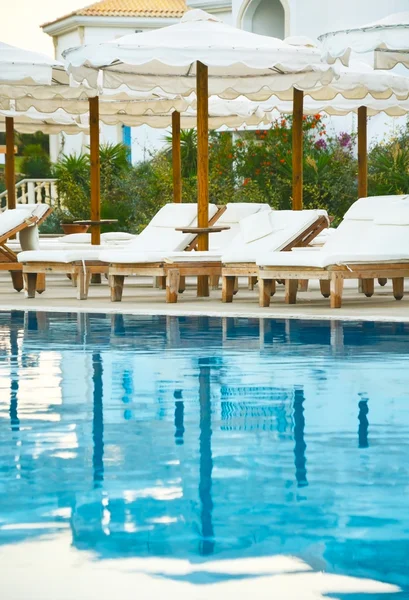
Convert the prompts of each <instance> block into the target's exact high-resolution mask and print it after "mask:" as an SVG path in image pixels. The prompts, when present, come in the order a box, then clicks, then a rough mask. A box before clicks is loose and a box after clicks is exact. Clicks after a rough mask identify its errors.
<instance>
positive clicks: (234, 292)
mask: <svg viewBox="0 0 409 600" xmlns="http://www.w3.org/2000/svg"><path fill="white" fill-rule="evenodd" d="M238 291H239V278H238V277H235V278H234V288H233V294H234V295H236V294H237V292H238Z"/></svg>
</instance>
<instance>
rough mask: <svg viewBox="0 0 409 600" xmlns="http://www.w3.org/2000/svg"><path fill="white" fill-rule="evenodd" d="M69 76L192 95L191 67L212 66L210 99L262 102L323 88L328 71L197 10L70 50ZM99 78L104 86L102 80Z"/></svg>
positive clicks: (297, 50)
mask: <svg viewBox="0 0 409 600" xmlns="http://www.w3.org/2000/svg"><path fill="white" fill-rule="evenodd" d="M64 57H65V59H66V64H67V68H68V71H69V72H70V73H71V74H72V75H73V77H74V79H75V80H76V81H77V82H79V83H81V82H83V81H84V80H85V81H87V83H88V84H89V85H90V86H91V87H94V88H96V87H98V85H102V86H103V87H104V88H111V89H116V88H118V86H120V85H121V84H126V85H127V86H129V87H130V88H131V89H134V90H137V91H150V90H152V89H153V88H155V87H160V88H161V89H162V90H164V91H165V92H168V93H174V94H181V95H189V94H190V93H192V92H193V91H194V90H195V88H196V72H195V69H196V62H197V61H201V62H202V63H204V64H206V65H207V66H208V67H209V94H216V95H219V96H222V97H224V98H228V99H229V98H236V97H237V96H239V95H241V94H243V95H245V96H247V97H248V98H252V99H258V100H260V99H266V98H268V97H269V96H271V94H272V93H276V94H280V93H281V92H283V91H285V92H287V91H288V90H290V89H292V88H293V87H294V86H295V87H297V88H299V89H303V90H306V89H310V88H312V87H315V86H316V85H318V84H320V83H324V84H328V83H329V82H330V81H331V80H332V78H333V71H332V70H331V69H330V68H329V66H328V65H327V64H325V63H323V62H321V60H320V51H319V50H318V49H316V48H309V47H308V48H307V47H305V46H302V47H297V46H292V45H290V44H287V43H285V42H284V41H282V40H279V39H276V38H272V37H269V36H262V35H256V34H254V33H249V32H247V31H242V30H240V29H236V28H234V27H231V26H230V25H226V24H225V23H223V22H222V21H220V20H219V19H217V18H216V17H214V16H212V15H209V14H207V13H205V12H204V11H202V10H191V11H188V12H187V13H186V14H185V16H184V17H183V18H182V20H181V21H180V22H179V23H177V24H176V25H171V26H169V27H163V28H161V29H157V30H152V31H148V32H142V33H134V34H131V35H127V36H124V37H122V38H119V39H116V40H112V41H110V42H104V43H100V44H93V45H88V46H82V47H79V48H75V49H71V50H68V51H66V52H65V54H64ZM100 69H101V70H102V71H103V82H101V80H100V79H99V72H100Z"/></svg>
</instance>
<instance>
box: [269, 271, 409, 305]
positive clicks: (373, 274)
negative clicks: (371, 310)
mask: <svg viewBox="0 0 409 600" xmlns="http://www.w3.org/2000/svg"><path fill="white" fill-rule="evenodd" d="M258 277H259V304H260V306H262V307H268V306H270V299H271V296H273V295H274V293H275V286H276V283H275V282H276V280H285V302H286V304H295V303H296V301H297V290H298V281H299V280H305V279H318V280H319V282H320V288H321V293H322V295H323V296H324V297H325V298H330V306H331V308H341V306H342V293H343V287H344V280H345V279H358V280H360V281H362V291H363V292H364V294H365V295H366V296H367V297H368V298H370V297H371V296H372V295H373V293H374V279H392V285H393V295H394V297H395V299H396V300H401V299H402V298H403V295H404V278H405V277H409V262H407V263H369V264H364V263H362V264H348V266H337V265H333V266H329V267H326V268H318V267H273V266H272V267H268V266H263V267H259V273H258Z"/></svg>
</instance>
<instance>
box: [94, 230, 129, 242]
mask: <svg viewBox="0 0 409 600" xmlns="http://www.w3.org/2000/svg"><path fill="white" fill-rule="evenodd" d="M135 238H136V235H134V234H132V233H126V232H125V231H108V232H107V233H102V234H101V240H102V241H103V242H127V241H128V240H133V239H135Z"/></svg>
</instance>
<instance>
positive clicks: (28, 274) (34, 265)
mask: <svg viewBox="0 0 409 600" xmlns="http://www.w3.org/2000/svg"><path fill="white" fill-rule="evenodd" d="M226 208H227V207H226V206H218V207H217V209H218V210H217V212H216V214H215V215H214V216H213V217H212V218H211V219H209V226H211V225H214V223H215V222H216V221H217V220H218V219H219V218H220V217H221V215H222V214H223V213H224V212H225V210H226ZM197 238H198V236H195V238H194V239H193V240H192V241H191V242H190V244H189V245H188V246H187V247H186V250H193V249H194V248H195V247H196V245H197ZM17 264H18V263H17ZM21 266H22V269H23V278H24V288H25V291H26V295H27V298H34V297H35V292H36V291H37V292H38V291H39V289H38V284H39V281H41V282H43V281H44V283H43V287H44V289H45V275H47V274H48V275H49V274H58V275H69V276H70V278H71V281H72V283H73V286H74V287H77V299H78V300H86V299H87V298H88V291H89V285H90V282H91V277H92V276H93V275H104V274H105V275H107V274H108V272H109V274H110V275H113V276H118V277H119V279H117V280H116V283H114V280H113V279H111V278H109V280H110V285H111V283H112V286H113V287H112V286H111V299H113V301H119V300H120V299H121V298H122V289H123V285H124V277H125V276H127V275H141V276H147V277H149V276H151V275H152V276H153V277H161V278H162V287H166V283H165V281H166V277H167V270H166V268H165V264H164V263H143V264H142V265H109V264H108V263H104V262H101V261H97V260H85V261H73V262H70V263H62V262H61V263H59V262H46V261H38V262H30V263H23V264H22V265H21ZM116 267H118V269H116ZM204 274H205V273H204ZM41 276H42V277H41ZM40 277H41V279H40ZM121 277H122V279H121ZM174 279H175V276H173V278H172V281H173V280H174ZM180 281H181V285H184V283H183V277H180ZM120 282H122V283H121V284H120ZM113 288H114V289H113ZM119 288H120V289H119ZM41 291H44V290H41ZM115 298H118V299H117V300H115Z"/></svg>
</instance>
